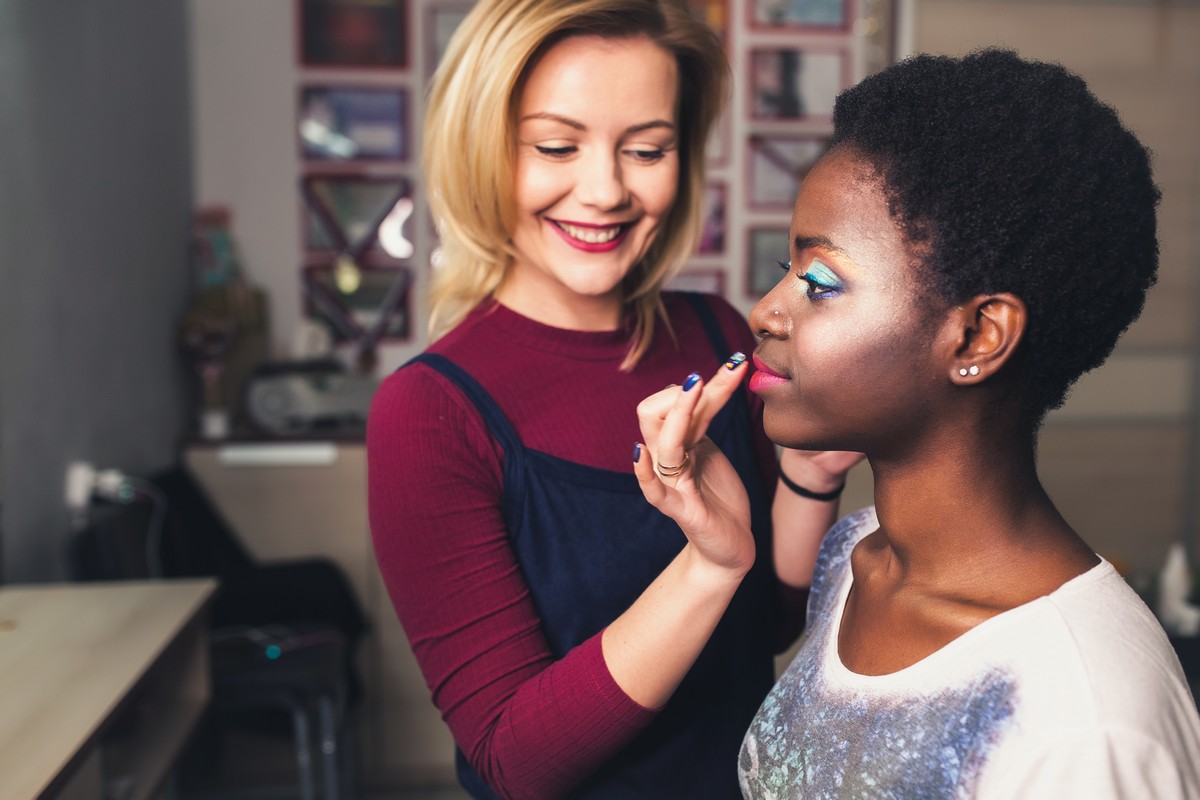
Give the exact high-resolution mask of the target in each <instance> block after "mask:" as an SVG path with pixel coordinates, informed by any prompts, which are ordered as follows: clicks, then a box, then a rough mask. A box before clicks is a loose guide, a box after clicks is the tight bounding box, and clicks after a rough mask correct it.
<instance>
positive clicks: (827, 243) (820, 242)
mask: <svg viewBox="0 0 1200 800" xmlns="http://www.w3.org/2000/svg"><path fill="white" fill-rule="evenodd" d="M792 246H793V247H794V248H796V252H797V253H799V252H801V251H804V250H807V249H809V248H810V247H820V248H822V249H823V250H831V251H833V252H835V253H842V252H844V251H843V250H842V248H840V247H838V246H837V245H836V244H834V243H833V241H832V240H831V239H829V238H828V237H826V236H797V237H796V238H795V239H793V240H792Z"/></svg>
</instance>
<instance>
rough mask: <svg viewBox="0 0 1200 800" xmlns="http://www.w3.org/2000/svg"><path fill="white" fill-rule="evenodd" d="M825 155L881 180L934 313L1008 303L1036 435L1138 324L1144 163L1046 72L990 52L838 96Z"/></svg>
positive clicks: (1153, 244) (1101, 113)
mask: <svg viewBox="0 0 1200 800" xmlns="http://www.w3.org/2000/svg"><path fill="white" fill-rule="evenodd" d="M833 125H834V132H833V135H832V138H831V140H830V148H831V149H833V148H848V149H850V150H851V151H852V152H854V153H855V155H856V156H859V157H861V158H864V159H865V160H866V161H867V162H868V163H869V164H871V166H872V167H873V169H874V170H875V171H876V172H877V173H878V174H879V176H880V177H881V178H882V181H883V184H884V192H885V195H886V196H887V198H888V202H889V207H890V208H891V210H892V213H893V215H894V216H895V218H896V219H897V221H898V223H899V224H900V225H901V227H902V229H903V230H904V232H905V235H906V236H907V237H908V238H909V240H910V241H911V242H913V243H914V244H915V245H916V247H917V252H918V253H919V254H920V257H921V261H922V262H923V263H924V266H925V267H926V269H927V272H926V274H925V276H924V278H925V280H924V282H925V284H926V285H927V287H928V288H929V289H931V290H933V291H936V292H937V293H938V295H940V296H941V297H942V298H943V299H944V300H946V301H948V302H951V303H956V302H962V301H963V300H966V299H968V298H970V297H972V296H975V295H978V294H986V293H991V292H1011V293H1013V294H1015V295H1017V296H1018V297H1020V298H1021V299H1022V300H1023V301H1024V302H1025V304H1026V306H1027V308H1028V312H1029V320H1028V327H1027V330H1026V334H1025V338H1024V340H1023V342H1022V344H1021V345H1020V347H1019V348H1018V350H1017V355H1016V356H1015V363H1019V364H1021V365H1022V366H1023V368H1024V369H1025V370H1026V376H1027V377H1028V384H1029V385H1028V387H1027V390H1026V395H1025V403H1026V405H1025V409H1026V411H1027V413H1028V414H1029V418H1030V421H1031V422H1032V423H1033V424H1034V425H1037V424H1040V421H1041V420H1042V419H1043V418H1044V416H1045V414H1046V412H1048V411H1050V410H1051V409H1054V408H1058V407H1059V406H1061V405H1062V404H1063V401H1064V400H1065V399H1066V395H1067V391H1068V389H1069V388H1070V387H1071V385H1072V384H1073V383H1074V382H1075V381H1076V379H1078V378H1079V376H1080V375H1082V374H1083V373H1085V372H1087V371H1088V370H1090V369H1094V368H1095V367H1098V366H1099V365H1100V364H1102V363H1103V362H1104V360H1105V359H1106V358H1107V357H1108V355H1109V354H1110V353H1111V352H1112V349H1113V347H1114V346H1115V345H1116V342H1117V339H1118V338H1119V337H1120V336H1121V334H1122V333H1123V332H1124V331H1125V329H1126V328H1128V327H1129V325H1130V324H1131V323H1132V322H1133V321H1134V320H1135V319H1137V317H1138V315H1139V314H1140V313H1141V311H1142V307H1143V305H1144V303H1145V297H1146V291H1147V290H1148V289H1149V288H1150V287H1151V286H1152V285H1153V284H1154V282H1155V279H1156V273H1157V270H1158V239H1157V236H1156V232H1155V209H1156V206H1157V204H1158V200H1159V196H1160V193H1159V191H1158V189H1157V187H1156V186H1155V185H1154V181H1153V178H1152V176H1151V170H1150V155H1149V153H1148V151H1147V150H1146V148H1145V147H1143V146H1142V145H1141V143H1140V142H1138V140H1137V138H1136V137H1135V136H1134V135H1133V134H1132V133H1131V132H1130V131H1129V130H1127V129H1126V128H1125V127H1124V126H1123V125H1122V124H1121V122H1120V120H1119V119H1118V118H1117V114H1116V112H1114V111H1113V109H1111V108H1110V107H1108V106H1107V105H1105V104H1104V103H1102V102H1100V101H1099V100H1097V99H1096V97H1095V96H1094V95H1092V93H1091V92H1090V91H1089V90H1088V88H1087V86H1086V85H1085V84H1084V82H1083V80H1082V79H1081V78H1080V77H1078V76H1077V75H1074V74H1072V73H1070V72H1068V71H1067V70H1066V69H1064V68H1063V67H1062V66H1060V65H1057V64H1048V63H1042V62H1036V61H1027V60H1024V59H1022V58H1020V57H1019V56H1017V55H1016V53H1013V52H1011V51H1008V50H1001V49H988V50H981V51H976V52H974V53H971V54H969V55H967V56H965V57H962V58H952V57H947V56H930V55H920V56H915V57H913V58H909V59H906V60H904V61H901V62H900V63H898V64H896V65H894V66H892V67H890V68H889V69H887V70H885V71H883V72H881V73H879V74H877V75H874V76H871V77H869V78H867V79H866V80H864V81H862V82H861V83H860V84H858V85H857V86H855V87H853V88H851V89H849V90H847V91H845V92H843V93H842V94H841V95H840V96H839V97H838V99H837V104H836V107H835V109H834V115H833Z"/></svg>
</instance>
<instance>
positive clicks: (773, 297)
mask: <svg viewBox="0 0 1200 800" xmlns="http://www.w3.org/2000/svg"><path fill="white" fill-rule="evenodd" d="M750 327H751V329H752V330H753V331H754V334H755V335H756V336H758V338H760V339H766V338H768V337H770V338H772V339H786V338H787V337H788V335H789V334H790V333H791V331H792V318H791V316H790V315H788V314H787V313H786V311H785V309H784V308H783V306H782V303H781V299H780V298H779V296H778V294H777V292H776V290H775V289H772V290H771V291H769V292H767V294H766V295H764V296H763V298H762V299H761V300H759V301H758V302H757V303H755V304H754V308H752V309H750Z"/></svg>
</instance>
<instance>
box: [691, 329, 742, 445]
mask: <svg viewBox="0 0 1200 800" xmlns="http://www.w3.org/2000/svg"><path fill="white" fill-rule="evenodd" d="M748 371H749V370H748V368H747V367H746V354H745V353H741V352H738V353H734V354H733V355H731V356H730V357H729V358H728V359H726V361H725V363H724V364H722V365H721V366H720V367H718V368H717V371H716V373H715V374H714V375H713V376H712V378H710V379H709V380H708V382H707V383H706V384H705V385H704V391H703V392H702V393H701V395H700V400H699V402H697V403H696V408H695V410H694V411H693V412H692V425H691V429H690V431H689V436H688V444H689V446H691V445H694V444H695V443H696V442H698V441H700V440H701V439H702V438H704V434H705V432H706V431H707V430H708V424H709V423H710V422H712V420H713V417H715V416H716V415H717V413H718V412H719V411H720V410H721V409H722V408H724V407H725V404H726V403H728V402H729V398H730V397H733V393H734V392H736V391H737V388H738V385H739V384H741V382H742V381H743V380H744V379H745V377H746V373H747V372H748Z"/></svg>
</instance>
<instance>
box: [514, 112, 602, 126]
mask: <svg viewBox="0 0 1200 800" xmlns="http://www.w3.org/2000/svg"><path fill="white" fill-rule="evenodd" d="M538 119H543V120H546V121H548V122H558V123H561V124H563V125H566V126H567V127H569V128H574V129H575V130H579V131H582V130H586V128H587V126H586V125H584V124H583V123H582V122H579V121H578V120H574V119H571V118H570V117H564V116H563V115H561V114H552V113H550V112H549V111H537V112H534V113H533V114H526V115H525V116H523V117H521V119H520V121H521V122H528V121H530V120H538Z"/></svg>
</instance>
